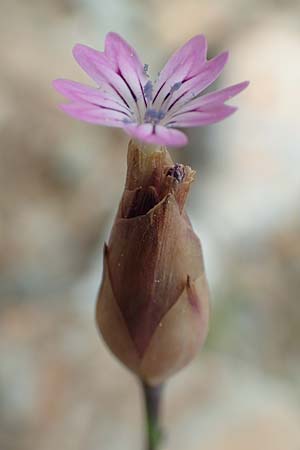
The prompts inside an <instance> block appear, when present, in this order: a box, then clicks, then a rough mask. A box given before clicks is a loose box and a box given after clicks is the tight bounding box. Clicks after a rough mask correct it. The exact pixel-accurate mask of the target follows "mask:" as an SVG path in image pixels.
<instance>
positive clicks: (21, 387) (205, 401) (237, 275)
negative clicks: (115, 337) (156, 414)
mask: <svg viewBox="0 0 300 450" xmlns="http://www.w3.org/2000/svg"><path fill="white" fill-rule="evenodd" d="M0 6H1V8H0V9H1V14H0V38H1V39H0V56H1V69H0V136H1V138H0V139H1V151H0V209H1V215H0V296H1V303H0V449H1V450H57V449H63V450H83V449H85V450H127V449H128V450H140V449H141V448H142V438H143V436H142V416H141V415H142V409H141V402H140V398H139V389H138V386H137V384H136V380H135V379H134V377H133V376H132V375H131V374H130V373H128V372H127V371H126V370H125V369H124V368H123V367H121V366H120V365H119V363H118V362H117V361H116V360H115V359H114V358H113V357H112V356H111V355H110V354H109V352H108V351H107V349H106V348H105V347H104V344H103V343H102V341H101V340H100V339H99V338H98V335H97V331H96V328H95V324H94V304H95V297H96V293H97V288H98V285H99V282H100V276H101V265H102V261H101V259H102V254H101V253H102V246H103V243H104V241H105V239H107V237H108V233H109V227H110V224H111V222H112V220H113V216H114V212H115V209H116V207H117V204H118V200H119V196H120V193H121V190H122V185H123V182H124V175H125V161H126V145H127V137H126V136H125V135H124V134H123V133H122V132H121V131H118V130H116V129H105V128H102V127H97V126H93V125H88V124H84V123H81V122H77V121H75V120H73V119H71V118H68V117H67V116H65V115H63V113H61V112H60V111H59V110H58V109H57V108H56V105H57V103H58V102H60V101H61V98H60V96H59V95H58V94H56V93H55V92H54V91H53V89H52V87H51V80H52V79H54V78H59V77H64V78H71V79H74V80H78V81H80V80H81V81H85V82H87V77H86V76H85V74H83V72H82V71H81V70H80V68H79V67H78V66H77V65H76V63H75V61H74V60H73V58H72V55H71V49H72V46H73V45H74V44H75V43H76V42H80V43H85V44H88V45H90V46H93V47H96V48H99V49H102V47H103V40H104V36H105V34H106V32H107V31H111V30H113V31H117V32H119V33H121V34H122V35H123V36H124V37H125V38H126V39H128V40H129V41H130V42H131V43H132V44H133V45H134V46H135V47H136V48H137V50H138V51H139V53H140V55H141V58H142V59H143V62H144V63H148V64H150V70H151V69H152V74H153V75H155V72H156V71H158V70H159V69H160V68H161V67H162V64H163V63H164V62H165V61H166V59H167V57H168V56H169V55H170V53H171V52H172V51H173V50H174V49H175V48H176V47H178V46H179V45H181V44H182V43H184V41H185V40H187V39H188V38H190V37H192V36H193V35H194V34H197V33H201V32H203V33H205V34H206V36H207V38H208V42H209V56H210V57H211V56H213V55H215V54H216V53H217V52H219V51H221V50H224V49H230V52H231V58H230V61H229V63H228V66H227V68H226V70H225V72H224V74H223V75H222V76H221V78H220V79H219V80H218V82H217V86H218V87H222V86H226V85H228V84H233V83H236V82H239V81H242V80H245V79H249V80H251V85H250V87H249V88H248V89H247V91H245V92H244V93H243V94H241V95H240V96H239V97H238V98H236V99H235V101H234V102H233V103H234V104H237V105H238V106H239V107H240V110H239V112H238V113H236V114H235V115H234V116H233V117H231V118H230V119H228V120H226V121H224V122H222V123H220V124H217V125H213V126H209V127H207V128H205V129H198V130H197V129H192V130H189V131H188V134H189V138H190V143H189V146H188V148H187V149H185V150H181V151H177V152H173V156H174V158H175V159H177V160H178V161H181V162H186V163H188V164H190V165H192V166H193V167H194V168H195V169H196V170H197V172H198V177H197V181H196V182H195V183H194V186H193V190H192V192H191V196H190V201H189V213H190V215H191V218H192V221H193V224H194V226H195V228H196V230H197V232H198V233H199V235H200V237H201V239H202V243H203V247H204V253H205V258H206V266H207V275H208V278H209V281H210V285H211V290H212V303H213V309H212V311H213V315H212V323H211V331H210V335H209V339H208V341H207V344H206V348H205V350H204V351H203V352H202V353H201V355H199V357H198V358H197V359H196V361H195V362H194V363H193V364H192V365H190V366H189V367H188V368H187V369H185V370H184V371H182V372H181V373H180V374H178V375H177V376H176V377H174V379H172V380H171V382H170V383H169V387H168V388H167V391H166V398H165V404H164V422H165V425H166V426H167V429H168V439H167V442H166V449H168V450H204V449H205V450H253V449H254V448H257V449H264V450H299V449H300V427H299V424H300V406H299V400H300V377H299V370H300V362H299V356H300V298H299V297H300V294H299V292H300V203H299V195H300V175H299V166H300V152H299V146H300V131H299V128H300V127H299V84H300V58H299V56H300V54H299V49H300V26H299V23H300V4H299V2H298V1H288V0H287V1H283V0H282V1H280V0H277V1H275V0H273V1H271V0H270V1H258V0H252V1H246V0H240V1H238V0H221V1H215V2H212V1H210V0H172V1H167V0H149V1H142V0H109V1H104V0H18V1H17V0H0Z"/></svg>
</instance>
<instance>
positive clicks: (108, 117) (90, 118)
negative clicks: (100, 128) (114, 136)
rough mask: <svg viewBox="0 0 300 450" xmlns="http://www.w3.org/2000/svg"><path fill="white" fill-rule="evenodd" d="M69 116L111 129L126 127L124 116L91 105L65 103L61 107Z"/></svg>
mask: <svg viewBox="0 0 300 450" xmlns="http://www.w3.org/2000/svg"><path fill="white" fill-rule="evenodd" d="M59 107H60V109H62V110H63V111H64V112H65V113H67V114H68V115H69V116H71V117H74V118H75V119H79V120H82V121H83V122H88V123H94V124H98V125H106V126H109V127H120V128H122V127H123V126H124V115H123V114H121V113H119V112H116V111H111V110H109V109H108V110H107V109H101V108H99V107H98V106H94V105H91V104H89V103H75V102H74V103H63V104H61V105H59Z"/></svg>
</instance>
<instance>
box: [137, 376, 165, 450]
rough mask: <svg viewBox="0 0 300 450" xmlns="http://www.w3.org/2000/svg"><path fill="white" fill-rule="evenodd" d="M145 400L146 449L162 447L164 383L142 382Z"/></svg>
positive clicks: (153, 449) (154, 449)
mask: <svg viewBox="0 0 300 450" xmlns="http://www.w3.org/2000/svg"><path fill="white" fill-rule="evenodd" d="M142 387H143V395H144V401H145V425H146V433H147V435H146V436H147V438H146V450H159V449H160V448H161V443H162V438H163V433H162V429H161V424H160V410H161V408H160V407H161V397H162V385H159V386H150V385H149V384H147V383H145V382H142Z"/></svg>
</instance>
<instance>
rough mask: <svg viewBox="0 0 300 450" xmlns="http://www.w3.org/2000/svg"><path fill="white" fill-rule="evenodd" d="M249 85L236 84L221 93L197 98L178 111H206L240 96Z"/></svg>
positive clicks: (244, 82) (244, 83)
mask: <svg viewBox="0 0 300 450" xmlns="http://www.w3.org/2000/svg"><path fill="white" fill-rule="evenodd" d="M248 85H249V81H243V82H242V83H238V84H234V85H233V86H229V87H227V88H225V89H220V90H219V91H215V92H210V93H209V94H206V95H203V96H201V97H197V98H195V99H193V100H190V101H189V100H188V101H187V102H186V103H185V104H184V105H182V106H180V109H178V112H179V113H183V112H188V111H193V110H195V109H199V108H200V109H201V110H202V109H205V108H211V107H212V106H213V105H218V104H219V105H220V104H223V103H224V102H226V101H227V100H229V99H231V98H232V97H234V96H235V95H237V94H239V93H240V92H241V91H243V90H244V89H246V87H247V86H248Z"/></svg>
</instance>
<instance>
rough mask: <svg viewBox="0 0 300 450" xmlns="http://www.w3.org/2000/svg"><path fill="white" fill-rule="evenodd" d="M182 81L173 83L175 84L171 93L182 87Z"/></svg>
mask: <svg viewBox="0 0 300 450" xmlns="http://www.w3.org/2000/svg"><path fill="white" fill-rule="evenodd" d="M181 85H182V81H178V82H177V83H175V84H173V86H172V87H171V89H170V95H172V94H173V93H174V92H175V91H178V89H179V88H180V87H181Z"/></svg>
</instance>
